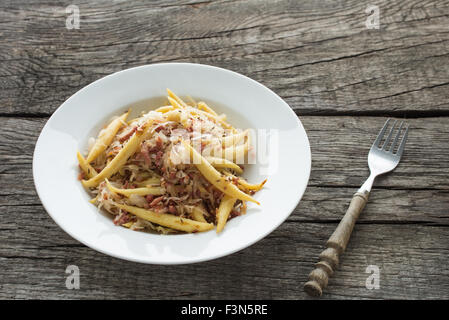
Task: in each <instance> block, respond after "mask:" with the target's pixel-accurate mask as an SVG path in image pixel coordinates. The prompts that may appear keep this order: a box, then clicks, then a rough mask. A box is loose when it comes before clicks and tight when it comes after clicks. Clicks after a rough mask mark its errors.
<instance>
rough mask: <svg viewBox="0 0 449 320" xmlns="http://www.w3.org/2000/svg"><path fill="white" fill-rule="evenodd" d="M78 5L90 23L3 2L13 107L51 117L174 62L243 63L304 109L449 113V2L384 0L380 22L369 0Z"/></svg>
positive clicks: (5, 69) (237, 66)
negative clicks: (125, 72) (89, 88)
mask: <svg viewBox="0 0 449 320" xmlns="http://www.w3.org/2000/svg"><path fill="white" fill-rule="evenodd" d="M77 3H78V5H79V7H80V14H81V28H80V29H79V30H67V29H66V28H65V19H66V17H67V14H66V13H65V7H66V5H67V3H66V2H65V1H54V2H50V3H48V4H46V5H45V6H42V5H41V4H40V3H38V2H37V3H34V4H33V3H32V4H30V5H29V4H28V3H27V4H26V5H25V3H22V2H11V3H6V4H4V5H3V6H1V7H0V17H1V18H2V32H1V33H0V41H1V42H2V46H1V47H0V92H1V94H0V106H1V111H0V113H1V114H5V115H10V114H22V115H23V114H45V115H48V114H50V113H51V112H53V111H54V110H55V109H56V108H57V107H58V106H59V105H60V104H61V103H62V102H63V101H64V100H65V99H67V98H68V97H69V96H70V95H72V94H73V93H74V92H76V91H77V90H78V89H80V88H81V87H83V86H85V85H87V84H88V83H90V82H92V81H94V80H96V79H98V78H100V77H102V76H104V75H106V74H109V73H112V72H115V71H118V70H122V69H126V68H129V67H133V66H138V65H142V64H147V63H154V62H163V61H189V62H197V63H206V64H212V65H217V66H220V67H225V68H229V69H231V70H235V71H238V72H241V73H243V74H246V75H248V76H250V77H253V78H254V79H256V80H258V81H261V82H262V83H263V84H265V85H267V86H268V87H270V88H272V89H274V90H275V91H276V92H277V93H278V94H280V95H281V96H282V97H284V98H285V99H286V100H287V102H289V103H290V105H291V106H292V107H293V108H294V109H295V111H297V112H298V113H299V114H322V113H327V114H335V113H338V114H344V113H351V114H379V113H381V112H388V113H394V114H396V115H403V114H408V115H436V114H446V115H447V114H448V113H449V105H448V102H447V101H448V95H449V94H448V92H449V90H448V89H447V88H448V83H449V76H448V74H449V69H448V68H449V63H448V62H449V59H448V58H449V49H448V41H449V32H448V29H447V16H448V13H449V1H438V2H433V3H427V2H421V1H418V0H414V1H404V2H393V1H378V2H377V3H376V4H377V5H378V6H379V8H380V14H381V15H380V23H381V29H379V30H367V29H366V27H365V20H366V18H367V16H368V14H366V13H364V11H365V9H366V7H367V6H368V5H371V4H372V3H371V2H370V1H367V0H366V1H338V2H335V1H311V0H309V1H277V2H276V4H275V5H273V4H272V2H271V1H268V0H266V1H256V0H248V1H217V2H210V3H208V2H206V3H200V4H197V5H195V4H194V2H193V1H192V2H182V4H181V5H177V4H176V3H174V2H170V1H158V2H155V3H153V4H150V3H148V2H143V1H142V2H137V1H133V2H132V3H131V2H129V3H126V2H115V3H111V2H110V1H101V2H95V3H92V2H90V1H86V0H83V1H78V2H77ZM189 3H190V5H189ZM168 17H169V18H168ZM197 21H201V23H197Z"/></svg>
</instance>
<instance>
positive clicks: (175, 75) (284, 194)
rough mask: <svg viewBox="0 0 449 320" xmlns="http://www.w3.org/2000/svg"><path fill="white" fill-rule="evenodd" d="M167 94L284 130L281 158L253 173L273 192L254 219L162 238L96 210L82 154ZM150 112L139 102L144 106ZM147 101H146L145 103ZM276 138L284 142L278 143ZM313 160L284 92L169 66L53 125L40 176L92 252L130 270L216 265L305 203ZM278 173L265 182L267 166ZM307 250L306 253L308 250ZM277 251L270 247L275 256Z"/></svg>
mask: <svg viewBox="0 0 449 320" xmlns="http://www.w3.org/2000/svg"><path fill="white" fill-rule="evenodd" d="M166 88H170V89H172V90H173V91H174V92H175V93H177V94H178V95H179V96H187V95H190V96H192V97H194V98H195V97H197V98H201V99H202V100H204V101H206V102H208V103H209V104H210V105H211V106H214V107H215V108H216V109H217V110H218V111H220V112H224V113H226V114H227V115H228V121H229V122H230V123H231V124H233V125H235V127H239V128H254V129H274V130H277V132H278V133H279V144H278V149H277V150H273V152H270V155H271V156H273V155H274V156H273V157H272V158H270V160H269V161H268V164H267V165H262V164H254V165H249V166H247V167H248V169H245V171H246V173H245V177H246V178H247V179H248V180H249V181H250V182H259V181H261V180H262V179H263V178H265V177H268V182H267V184H266V185H265V188H264V189H263V190H262V191H260V192H258V193H257V194H256V195H255V198H256V199H257V200H258V201H260V202H261V205H260V206H257V205H255V204H252V203H251V204H249V209H248V212H247V214H246V215H243V216H240V217H237V218H234V219H232V220H230V222H229V223H228V224H226V226H225V229H224V231H223V232H222V233H221V234H219V235H217V234H216V233H215V230H213V231H209V232H206V233H196V234H180V235H158V234H150V233H145V232H136V231H132V230H128V229H126V228H122V227H117V226H115V225H114V224H113V223H112V219H111V218H110V217H109V216H108V215H107V214H104V213H102V212H99V211H98V210H97V209H96V207H94V206H93V205H92V204H90V203H89V202H88V200H89V199H90V197H89V195H88V193H87V192H86V191H85V190H84V189H83V187H82V185H81V183H80V182H79V181H78V180H77V176H78V164H77V160H76V151H77V150H82V151H84V150H86V147H87V141H88V138H89V137H92V136H96V135H97V133H98V131H99V129H100V128H101V126H102V125H104V124H105V122H106V121H107V120H108V119H110V118H111V117H112V116H113V115H117V114H119V113H120V112H122V111H124V110H125V109H126V108H127V107H128V106H129V105H131V106H134V108H133V111H134V113H135V114H137V113H138V112H139V111H141V110H142V108H146V109H148V108H149V106H150V105H151V106H152V107H156V105H154V104H157V101H156V100H160V99H157V98H160V97H165V95H166V91H165V90H166ZM139 101H140V103H136V102H139ZM142 101H144V102H142ZM271 136H273V137H275V136H276V135H275V134H271ZM310 165H311V155H310V147H309V141H308V139H307V135H306V132H305V131H304V128H303V126H302V124H301V122H300V121H299V120H298V117H297V116H296V115H295V113H294V112H293V111H292V109H291V108H290V107H289V106H288V105H287V103H285V102H284V101H283V100H282V99H281V98H280V97H279V96H277V95H276V94H275V93H274V92H272V91H271V90H269V89H268V88H266V87H265V86H263V85H261V84H260V83H258V82H256V81H254V80H252V79H249V78H247V77H245V76H243V75H241V74H238V73H235V72H232V71H229V70H225V69H221V68H217V67H212V66H206V65H200V64H189V63H164V64H154V65H146V66H142V67H137V68H132V69H128V70H124V71H121V72H117V73H114V74H112V75H109V76H106V77H104V78H102V79H100V80H98V81H95V82H94V83H92V84H90V85H88V86H87V87H85V88H83V89H81V90H80V91H78V92H77V93H75V94H74V95H73V96H72V97H70V98H69V99H68V100H67V101H66V102H64V103H63V104H62V105H61V106H60V107H59V108H58V109H57V110H56V111H55V113H54V114H53V115H52V116H51V118H50V119H49V120H48V122H47V124H46V125H45V127H44V128H43V130H42V132H41V134H40V136H39V139H38V141H37V143H36V149H35V151H34V157H33V176H34V183H35V185H36V189H37V193H38V195H39V197H40V199H41V201H42V203H43V205H44V207H45V209H46V210H47V212H48V213H49V214H50V216H51V217H52V218H53V220H54V221H55V222H56V223H57V224H58V225H59V226H60V227H61V228H62V229H63V230H64V231H66V232H67V233H68V234H70V235H71V236H72V237H73V238H75V239H77V240H78V241H80V242H82V243H83V244H85V245H87V246H89V247H91V248H93V249H95V250H98V251H100V252H103V253H105V254H108V255H111V256H113V257H117V258H121V259H126V260H130V261H136V262H142V263H153V264H182V263H193V262H200V261H206V260H210V259H215V258H218V257H222V256H225V255H228V254H231V253H233V252H236V251H238V250H241V249H243V248H245V247H247V246H249V245H251V244H253V243H255V242H256V241H258V240H260V239H262V238H263V237H265V236H266V235H268V234H269V233H270V232H272V231H273V230H274V229H276V228H277V227H278V226H279V225H280V224H281V223H282V222H283V221H284V220H285V219H287V217H288V216H289V215H290V213H291V212H292V211H293V209H294V208H295V207H296V206H297V204H298V203H299V200H300V199H301V197H302V195H303V193H304V191H305V189H306V186H307V182H308V179H309V174H310ZM262 166H263V167H265V168H267V167H268V168H269V169H270V170H271V171H272V173H270V174H268V175H264V174H261V173H260V169H261V167H262ZM299 245H300V244H299ZM270 252H272V248H267V254H270Z"/></svg>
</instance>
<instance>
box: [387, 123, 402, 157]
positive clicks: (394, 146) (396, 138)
mask: <svg viewBox="0 0 449 320" xmlns="http://www.w3.org/2000/svg"><path fill="white" fill-rule="evenodd" d="M403 125H404V121H401V123H400V124H399V129H398V133H396V137H394V141H393V143H392V144H391V148H390V152H391V153H393V151H394V148H396V144H397V143H398V140H399V137H400V136H401V130H402V126H403Z"/></svg>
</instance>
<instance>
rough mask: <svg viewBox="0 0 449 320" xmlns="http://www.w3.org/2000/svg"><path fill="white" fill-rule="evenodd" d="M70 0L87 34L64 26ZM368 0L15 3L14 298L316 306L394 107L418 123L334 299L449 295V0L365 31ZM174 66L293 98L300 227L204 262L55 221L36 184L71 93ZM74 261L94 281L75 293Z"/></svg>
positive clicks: (8, 214) (10, 106)
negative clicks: (322, 265) (106, 243)
mask: <svg viewBox="0 0 449 320" xmlns="http://www.w3.org/2000/svg"><path fill="white" fill-rule="evenodd" d="M70 4H75V5H77V6H78V8H79V10H80V18H81V20H80V29H67V28H66V18H67V17H68V16H69V14H70V13H69V14H68V13H66V7H67V6H68V5H70ZM370 4H371V1H358V0H357V1H356V0H353V1H316V0H307V1H296V0H292V1H283V0H280V1H269V0H265V1H259V0H247V1H246V0H245V1H231V0H223V1H201V0H200V1H189V0H183V1H177V2H171V1H167V0H158V1H152V2H150V1H129V2H124V1H107V0H101V1H96V2H95V3H94V2H93V1H87V0H77V1H74V2H73V3H72V2H70V1H59V0H49V1H42V2H41V1H36V0H35V1H29V0H26V1H25V0H17V1H7V0H1V1H0V44H1V45H0V108H1V109H0V116H1V124H2V126H1V130H0V179H1V197H0V209H1V219H0V298H2V299H5V298H55V299H60V298H100V299H102V298H107V299H109V298H118V299H122V298H126V299H128V298H145V299H147V298H151V299H153V298H154V299H161V298H167V299H177V298H189V299H190V298H202V299H209V298H213V299H216V298H217V299H304V298H306V297H307V296H306V295H305V294H304V292H303V290H302V286H303V284H304V282H305V281H306V280H307V275H308V273H309V272H310V271H311V270H312V267H313V264H314V263H315V262H316V261H317V258H318V254H319V253H320V252H321V250H322V249H323V248H324V243H325V241H326V240H327V239H328V237H329V236H330V234H331V233H332V231H333V230H334V229H335V227H336V225H337V223H338V222H339V219H340V218H341V217H342V215H343V214H344V212H345V210H346V207H347V205H348V203H349V200H350V198H351V196H352V194H353V193H354V192H355V191H356V189H357V188H358V187H359V186H360V185H361V183H362V182H363V181H364V179H365V178H366V177H367V176H368V167H367V162H366V155H367V152H368V150H369V147H370V145H371V142H372V140H373V138H374V136H375V135H376V134H377V132H378V130H379V128H380V127H381V125H382V124H383V123H384V121H385V119H386V118H387V117H393V118H401V119H403V118H406V119H407V122H408V123H409V124H410V135H409V141H408V143H407V148H406V151H405V154H404V157H403V160H402V162H401V164H400V165H399V167H398V168H397V169H396V170H395V171H394V172H393V173H391V174H389V175H387V176H385V177H383V178H380V179H378V180H377V181H376V183H375V187H374V189H373V192H372V196H371V199H370V202H369V203H368V206H367V208H366V209H365V211H364V212H363V214H362V216H361V218H360V220H359V222H358V224H357V225H356V227H355V230H354V233H353V237H352V239H351V241H350V244H349V247H348V249H347V251H346V253H345V254H344V256H343V258H342V263H341V266H340V268H339V270H338V271H337V272H336V273H335V275H334V277H333V278H332V279H331V281H330V284H329V287H328V289H327V290H326V291H325V294H324V296H323V298H326V299H354V298H362V299H364V298H368V299H377V298H386V299H390V298H399V299H416V298H424V299H440V298H445V299H448V298H449V269H448V265H449V250H448V248H449V247H448V245H449V181H448V173H449V148H448V145H449V143H448V138H449V1H417V0H416V1H415V0H414V1H411V0H407V1H387V0H381V1H375V4H376V5H378V6H379V7H378V8H379V10H380V11H379V14H380V15H379V17H380V19H379V22H380V28H379V29H368V28H367V26H366V23H365V22H366V20H367V18H368V17H369V16H370V15H372V13H366V12H365V10H366V8H367V7H368V6H369V5H370ZM370 21H371V20H370ZM371 26H372V24H371ZM168 61H170V62H174V61H176V62H181V61H184V62H185V61H188V62H196V63H204V64H210V65H215V66H219V67H224V68H228V69H231V70H234V71H237V72H240V73H242V74H245V75H247V76H249V77H251V78H253V79H255V80H257V81H260V82H261V83H263V84H264V85H266V86H268V87H269V88H271V89H272V90H274V91H275V92H276V93H277V94H279V95H280V96H281V97H282V98H283V99H285V100H286V101H287V102H288V103H289V105H290V106H291V107H292V108H293V109H294V111H295V112H296V113H297V115H298V116H299V118H300V119H301V121H302V123H303V124H304V126H305V128H306V130H307V133H308V136H309V139H310V144H311V149H312V157H313V160H312V174H311V177H310V181H309V186H308V188H307V191H306V193H305V195H304V197H303V200H302V201H301V202H300V204H299V206H298V207H297V208H296V209H295V211H294V212H293V213H292V215H291V216H290V218H289V219H288V220H287V221H286V222H285V223H283V224H282V225H281V226H280V227H279V228H278V229H277V230H275V231H274V232H273V233H272V234H270V235H269V236H268V237H266V238H265V239H263V240H262V241H260V242H258V243H257V244H255V245H253V246H251V247H250V248H247V249H245V250H242V251H240V252H238V253H236V254H233V255H231V256H228V257H225V258H221V259H218V260H214V261H209V262H205V263H200V264H194V265H183V266H154V265H143V264H137V263H131V262H127V261H122V260H118V259H115V258H111V257H109V256H106V255H104V254H101V253H98V252H96V251H94V250H92V249H90V248H88V247H85V246H84V245H82V244H80V243H79V242H77V241H76V240H74V239H72V238H71V237H70V236H69V235H67V234H66V233H65V232H64V231H62V230H61V229H60V228H59V227H58V226H57V225H56V224H55V223H54V222H53V221H52V219H51V218H50V217H49V216H48V214H47V213H46V212H45V210H44V208H43V207H42V205H41V203H40V201H39V198H38V197H37V195H36V191H35V189H34V184H33V178H32V156H33V150H34V144H35V142H36V139H37V137H38V135H39V133H40V130H41V129H42V127H43V125H44V124H45V122H46V121H47V119H48V117H49V116H50V115H51V114H52V113H53V112H54V111H55V109H56V108H57V107H58V106H59V105H60V104H61V103H62V102H64V101H65V100H66V99H67V98H68V97H70V96H71V95H72V94H73V93H75V92H76V91H78V90H79V89H80V88H82V87H84V86H85V85H87V84H89V83H91V82H92V81H94V80H96V79H99V78H101V77H103V76H105V75H107V74H110V73H113V72H115V71H119V70H123V69H126V68H130V67H134V66H140V65H144V64H149V63H156V62H168ZM291 183H292V184H293V183H295V182H294V181H292V182H291ZM273 214H276V213H275V212H273ZM72 264H74V265H77V266H78V267H79V269H80V272H81V284H80V286H81V287H80V289H79V290H68V289H66V286H65V280H66V276H67V274H66V273H65V270H66V267H67V266H68V265H72ZM368 265H377V266H378V267H379V269H380V288H379V289H378V290H376V289H373V290H368V289H367V288H366V286H365V281H366V279H367V278H368V276H369V275H370V274H369V273H366V268H367V266H368ZM186 275H189V277H186Z"/></svg>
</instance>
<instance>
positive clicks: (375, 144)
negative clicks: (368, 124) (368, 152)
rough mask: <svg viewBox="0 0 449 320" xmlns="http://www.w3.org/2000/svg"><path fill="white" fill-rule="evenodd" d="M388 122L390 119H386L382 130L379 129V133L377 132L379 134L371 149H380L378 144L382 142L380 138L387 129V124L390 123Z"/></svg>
mask: <svg viewBox="0 0 449 320" xmlns="http://www.w3.org/2000/svg"><path fill="white" fill-rule="evenodd" d="M390 120H391V119H387V121H385V124H384V126H383V128H382V129H380V132H379V134H378V135H377V138H376V140H374V143H373V147H377V148H380V147H379V146H380V142H381V141H382V137H383V136H384V134H385V131H386V130H387V128H388V124H389V123H390Z"/></svg>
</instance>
